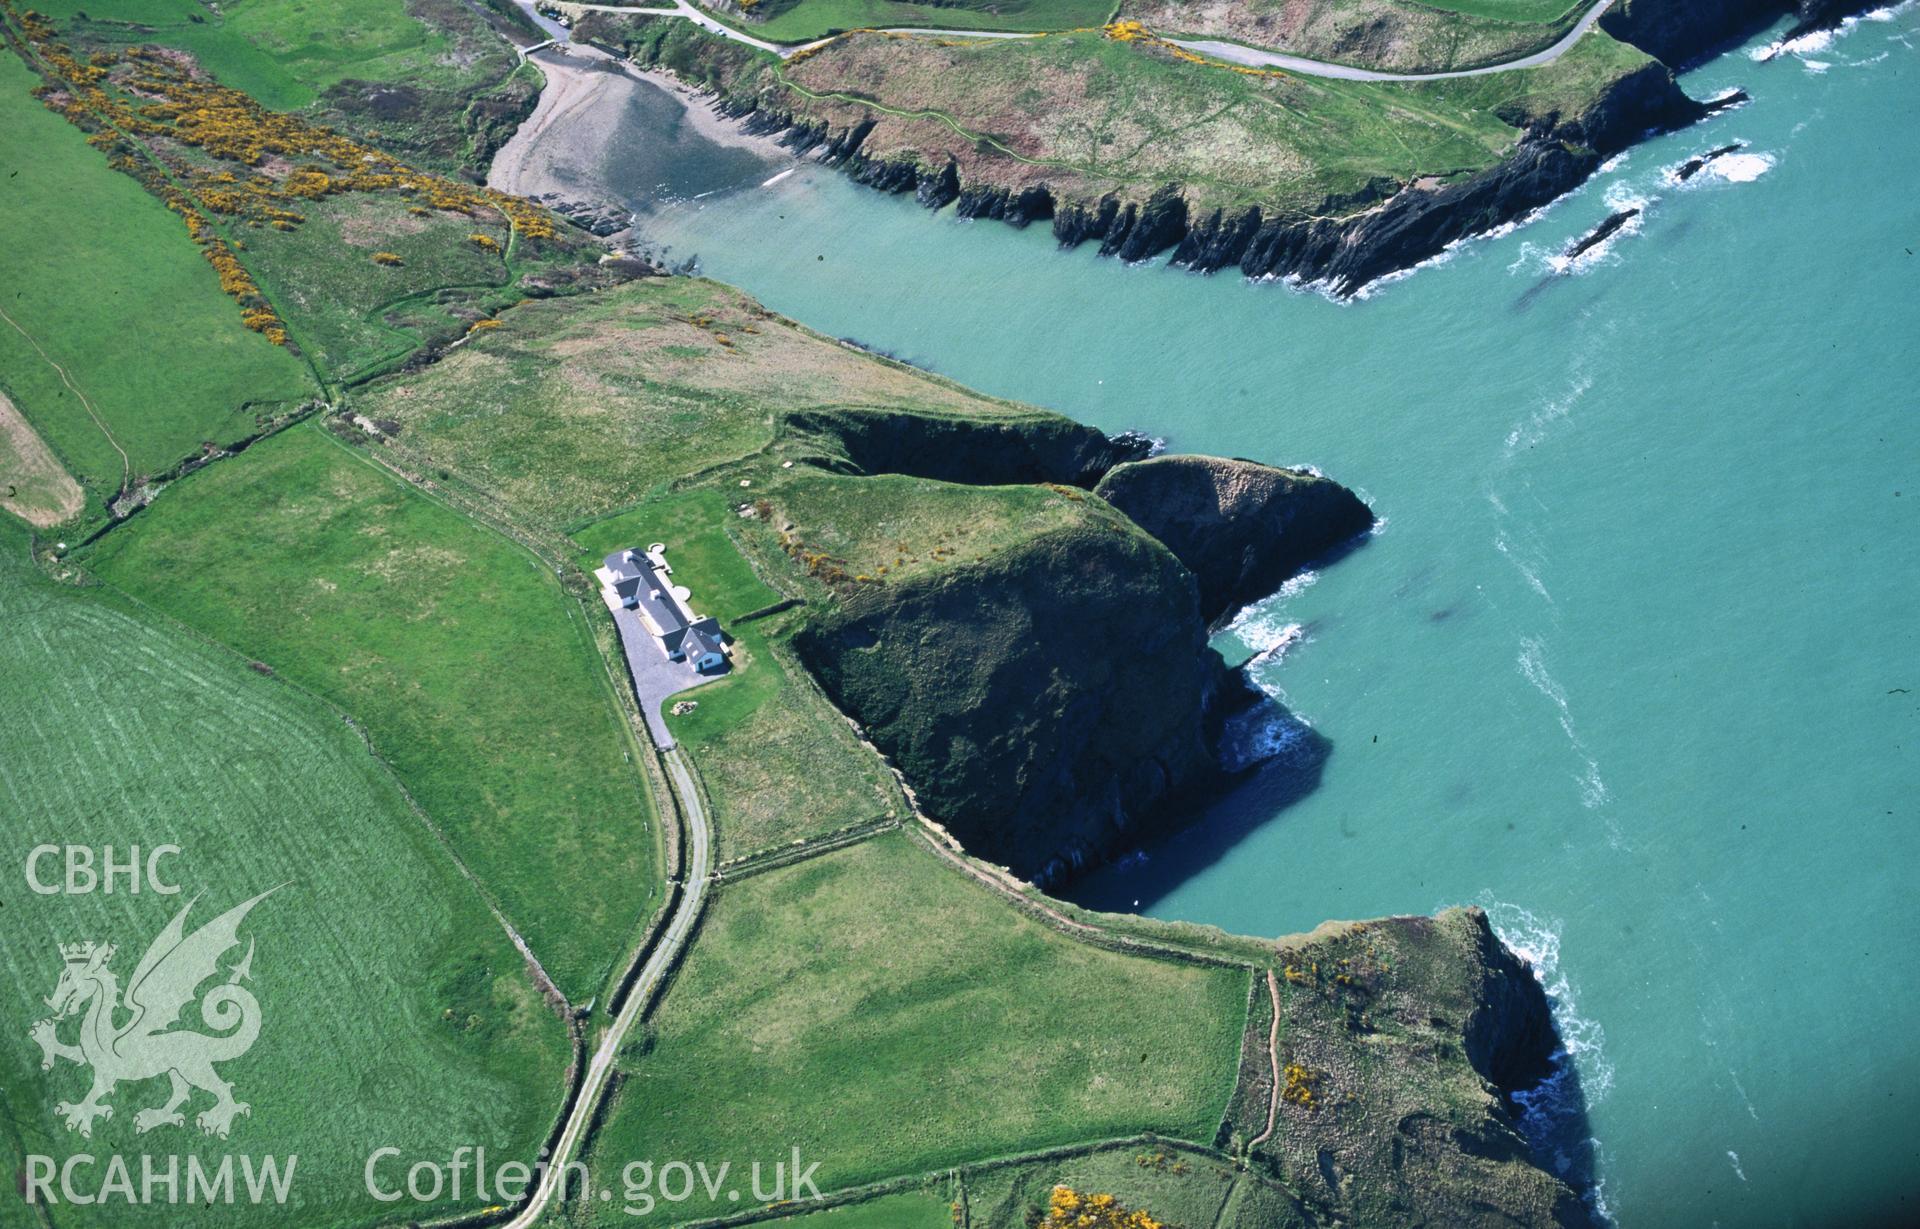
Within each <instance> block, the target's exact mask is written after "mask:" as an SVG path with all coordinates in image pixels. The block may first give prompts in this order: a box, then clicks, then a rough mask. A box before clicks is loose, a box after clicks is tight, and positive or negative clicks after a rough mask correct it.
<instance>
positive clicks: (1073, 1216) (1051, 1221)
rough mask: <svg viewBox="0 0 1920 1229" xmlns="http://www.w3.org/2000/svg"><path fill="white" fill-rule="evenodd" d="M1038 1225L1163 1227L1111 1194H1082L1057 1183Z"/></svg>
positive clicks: (1046, 1228)
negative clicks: (1044, 1214) (1045, 1212)
mask: <svg viewBox="0 0 1920 1229" xmlns="http://www.w3.org/2000/svg"><path fill="white" fill-rule="evenodd" d="M1038 1225H1039V1229H1166V1226H1164V1225H1162V1224H1161V1223H1160V1222H1159V1221H1157V1220H1155V1219H1153V1217H1151V1216H1148V1215H1147V1214H1146V1213H1145V1212H1142V1211H1138V1210H1135V1209H1131V1208H1128V1207H1127V1206H1126V1205H1125V1204H1123V1203H1121V1202H1120V1201H1119V1200H1117V1199H1115V1198H1114V1197H1113V1196H1112V1195H1106V1194H1099V1195H1084V1194H1081V1193H1080V1192H1079V1191H1076V1190H1074V1189H1073V1188H1072V1187H1067V1186H1056V1187H1054V1188H1053V1196H1052V1197H1051V1198H1050V1199H1049V1200H1048V1201H1047V1214H1046V1216H1045V1217H1044V1218H1043V1219H1041V1220H1040V1221H1039V1222H1038Z"/></svg>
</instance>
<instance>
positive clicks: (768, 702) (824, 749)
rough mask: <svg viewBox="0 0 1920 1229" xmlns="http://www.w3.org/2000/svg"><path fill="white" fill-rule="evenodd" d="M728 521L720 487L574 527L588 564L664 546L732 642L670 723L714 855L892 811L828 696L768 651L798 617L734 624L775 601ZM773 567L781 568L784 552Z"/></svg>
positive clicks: (880, 771) (888, 792) (734, 854)
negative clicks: (685, 755) (701, 805)
mask: <svg viewBox="0 0 1920 1229" xmlns="http://www.w3.org/2000/svg"><path fill="white" fill-rule="evenodd" d="M729 523H731V524H733V525H737V526H742V527H743V528H744V527H746V526H747V525H748V524H750V523H749V522H742V521H741V519H740V518H739V517H738V516H737V515H735V514H734V512H733V510H732V509H731V508H730V507H728V505H727V499H726V497H725V496H723V495H722V494H721V493H720V492H719V491H717V490H712V489H708V490H700V491H693V492H689V493H687V494H685V495H680V496H675V497H671V498H665V499H660V500H656V501H653V502H651V503H647V504H644V505H642V506H641V507H639V508H636V509H634V510H632V511H630V512H624V513H621V514H620V515H618V516H613V517H609V518H608V519H606V520H603V521H597V522H595V523H593V524H591V525H588V526H585V527H583V528H581V529H579V530H577V531H575V534H574V538H575V540H576V541H578V542H579V543H580V544H581V546H583V547H585V548H586V549H585V553H584V554H583V555H582V556H581V560H580V561H581V564H582V565H583V566H585V567H587V568H589V569H591V568H594V567H598V566H599V565H600V561H601V559H602V558H604V557H605V556H606V555H607V554H609V553H610V552H612V551H615V550H620V549H623V548H626V547H631V546H645V545H646V544H648V543H650V542H665V543H668V544H669V545H668V551H667V555H668V559H669V560H670V561H671V562H672V564H673V568H674V578H675V579H676V580H677V581H680V582H681V583H684V584H686V585H687V586H689V587H690V588H691V589H692V590H693V599H692V600H693V605H694V608H695V609H696V610H698V611H699V612H700V613H701V614H712V615H714V616H715V617H717V618H718V619H719V620H720V622H721V626H723V627H724V628H726V629H727V630H728V632H729V634H730V635H732V636H733V637H734V640H735V645H734V668H733V671H732V672H731V673H730V674H729V675H728V676H727V677H726V678H723V679H721V680H719V681H717V682H713V683H709V684H707V685H705V686H703V687H701V688H699V689H698V690H697V691H696V692H693V693H691V694H689V695H687V696H685V697H684V699H687V700H691V701H693V702H694V703H695V705H696V707H695V709H694V711H692V712H690V713H686V714H684V715H682V716H672V715H669V716H668V718H667V725H668V727H669V728H670V729H672V731H673V734H674V737H675V739H676V740H678V741H679V742H680V743H681V744H682V745H684V746H685V747H686V748H687V749H688V750H689V751H690V752H692V756H693V762H694V764H695V765H696V767H699V766H704V771H702V772H701V777H702V779H703V780H704V782H705V783H706V787H707V793H708V795H709V796H710V797H711V798H712V800H713V816H712V818H713V821H714V828H715V837H716V841H715V847H716V850H717V856H718V859H719V860H720V861H722V862H726V861H729V860H731V859H734V858H739V857H743V856H746V855H748V854H753V853H758V852H761V851H763V850H767V849H770V848H773V847H774V846H777V845H784V844H787V843H789V842H792V841H795V840H801V839H805V838H807V837H810V836H817V835H819V834H821V833H827V832H833V831H836V830H838V829H840V828H844V827H848V826H851V825H854V824H858V823H864V822H867V821H869V820H873V819H877V818H880V817H882V816H885V815H888V814H890V813H897V811H898V810H899V809H900V805H901V804H900V801H899V797H898V794H897V791H896V790H895V789H894V788H893V785H892V781H891V779H890V778H889V777H888V775H887V772H886V769H885V767H884V766H883V765H882V764H881V763H880V761H879V760H878V759H877V758H875V756H874V755H873V753H872V752H870V751H868V750H866V749H865V748H863V747H862V746H860V744H859V742H858V740H856V739H855V738H854V735H853V732H852V731H851V730H849V729H848V728H847V724H846V722H845V721H843V720H842V719H841V718H840V715H839V714H838V713H837V712H835V711H834V709H833V707H832V706H831V705H829V704H828V703H827V702H826V700H825V698H824V697H823V696H821V695H820V693H819V692H818V691H817V690H816V689H814V688H813V687H812V686H811V685H809V684H808V682H807V681H806V679H805V678H804V677H797V676H796V674H795V670H796V669H797V667H790V665H789V664H788V662H787V661H783V660H782V659H781V658H780V657H778V656H776V655H775V646H774V643H773V641H775V640H778V641H782V642H784V639H785V636H786V633H787V632H788V630H789V629H790V627H791V624H792V622H793V621H794V620H795V619H797V618H799V617H800V616H799V615H798V614H782V615H777V616H775V617H773V618H771V619H767V620H765V621H755V622H750V623H742V622H740V621H739V617H740V616H741V615H743V614H747V613H749V612H752V611H756V610H760V609H762V608H764V607H766V606H769V605H772V604H773V603H775V602H778V601H779V600H780V598H781V594H780V593H778V592H776V591H774V590H773V589H770V588H768V587H767V585H766V584H765V582H763V581H762V580H761V579H760V578H759V577H758V576H757V575H756V574H755V573H754V571H753V569H752V568H751V567H750V566H749V565H748V564H747V561H746V560H745V559H744V558H742V557H741V554H740V551H739V549H738V548H737V547H736V545H735V542H734V539H733V538H732V537H731V536H729V533H728V531H727V527H728V525H729ZM780 562H781V563H782V564H784V563H785V559H784V557H782V558H781V560H780Z"/></svg>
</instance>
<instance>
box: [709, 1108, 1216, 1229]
mask: <svg viewBox="0 0 1920 1229" xmlns="http://www.w3.org/2000/svg"><path fill="white" fill-rule="evenodd" d="M1127 1148H1172V1149H1176V1150H1179V1151H1183V1152H1187V1153H1190V1154H1192V1155H1195V1156H1202V1157H1206V1158H1207V1159H1208V1160H1212V1161H1219V1162H1221V1163H1224V1164H1227V1165H1230V1166H1232V1167H1233V1168H1234V1169H1235V1170H1237V1171H1239V1172H1241V1173H1245V1172H1246V1167H1245V1166H1244V1165H1242V1164H1240V1163H1239V1162H1238V1161H1236V1160H1235V1159H1234V1158H1232V1157H1230V1156H1228V1155H1226V1154H1225V1153H1223V1152H1221V1151H1220V1150H1219V1149H1217V1148H1210V1147H1208V1146H1206V1145H1205V1144H1196V1143H1194V1142H1193V1141H1191V1140H1184V1139H1173V1138H1171V1137H1169V1136H1165V1135H1159V1134H1156V1133H1154V1132H1152V1131H1143V1132H1141V1133H1139V1134H1137V1135H1119V1136H1109V1137H1106V1138H1103V1139H1094V1140H1087V1141H1084V1142H1082V1143H1076V1144H1057V1145H1054V1146H1053V1147H1050V1148H1039V1149H1035V1150H1033V1151H1031V1152H1015V1153H1008V1154H1006V1155H1003V1156H995V1157H984V1158H982V1159H980V1160H977V1161H963V1162H961V1163H960V1164H958V1165H949V1166H946V1167H944V1168H941V1169H928V1170H922V1171H921V1172H919V1173H910V1174H900V1175H897V1176H895V1177H891V1178H881V1179H880V1180H878V1181H876V1182H867V1183H863V1184H861V1185H859V1186H847V1187H841V1188H840V1189H838V1190H833V1191H827V1192H826V1193H824V1194H822V1195H821V1196H820V1198H819V1199H817V1200H809V1201H808V1202H807V1203H806V1204H804V1205H802V1204H795V1203H792V1202H787V1203H783V1204H775V1205H772V1206H769V1207H763V1208H754V1209H752V1210H751V1211H746V1212H733V1213H729V1214H727V1215H726V1216H711V1217H706V1218H704V1219H701V1220H690V1221H677V1222H674V1224H673V1225H672V1227H671V1229H735V1227H736V1226H740V1225H753V1224H760V1223H763V1222H765V1221H770V1220H779V1219H781V1218H783V1217H788V1216H793V1215H795V1214H796V1213H812V1212H825V1211H828V1210H830V1209H833V1208H843V1207H849V1206H851V1205H853V1204H857V1203H865V1202H866V1201H867V1200H869V1199H877V1198H880V1197H882V1196H885V1195H897V1194H901V1193H903V1192H905V1191H912V1190H925V1189H929V1188H931V1187H933V1186H934V1185H935V1184H936V1183H939V1182H941V1181H942V1180H946V1181H958V1182H960V1183H961V1184H962V1185H963V1186H964V1184H965V1183H966V1182H967V1180H968V1179H969V1178H975V1177H979V1176H981V1175H984V1174H990V1173H993V1172H995V1171H997V1170H1002V1169H1011V1168H1014V1167H1016V1166H1020V1165H1035V1164H1045V1163H1047V1162H1049V1161H1070V1160H1073V1159H1074V1158H1076V1157H1083V1156H1093V1155H1094V1154H1096V1153H1101V1152H1118V1151H1121V1150H1123V1149H1127Z"/></svg>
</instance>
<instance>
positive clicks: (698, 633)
mask: <svg viewBox="0 0 1920 1229" xmlns="http://www.w3.org/2000/svg"><path fill="white" fill-rule="evenodd" d="M594 575H595V576H596V577H598V578H599V580H600V598H601V600H602V601H604V602H606V604H607V609H609V610H613V611H616V612H618V611H621V610H631V611H633V612H634V613H635V614H636V615H638V616H639V617H640V621H641V623H642V624H644V625H645V626H646V629H647V631H648V632H649V633H650V634H651V635H652V636H653V638H654V640H655V641H656V642H658V644H659V645H660V651H661V652H662V653H663V654H665V655H666V658H667V660H668V661H682V662H685V663H687V665H688V666H690V667H692V668H693V669H695V670H697V671H699V672H700V673H702V674H713V673H718V672H720V671H723V670H725V669H726V668H727V651H726V638H725V637H724V636H723V635H722V634H721V631H720V621H719V620H718V619H715V618H714V617H713V616H712V615H706V616H701V615H696V614H694V613H693V611H692V609H690V608H689V607H688V606H687V600H688V598H689V597H690V596H691V594H689V593H688V592H687V590H686V589H685V588H684V587H682V586H679V585H675V584H674V583H673V582H672V580H671V579H669V578H670V577H671V576H672V575H673V569H672V568H671V567H669V566H668V565H667V559H666V547H664V546H662V545H660V544H659V543H655V544H654V545H652V546H649V547H648V548H647V549H646V550H645V551H640V550H622V551H615V552H613V554H611V555H608V556H607V558H606V561H605V565H604V566H603V567H601V568H600V569H599V570H598V571H596V572H595V573H594Z"/></svg>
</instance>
